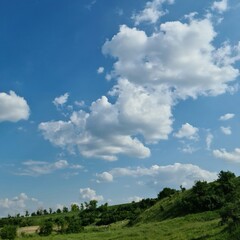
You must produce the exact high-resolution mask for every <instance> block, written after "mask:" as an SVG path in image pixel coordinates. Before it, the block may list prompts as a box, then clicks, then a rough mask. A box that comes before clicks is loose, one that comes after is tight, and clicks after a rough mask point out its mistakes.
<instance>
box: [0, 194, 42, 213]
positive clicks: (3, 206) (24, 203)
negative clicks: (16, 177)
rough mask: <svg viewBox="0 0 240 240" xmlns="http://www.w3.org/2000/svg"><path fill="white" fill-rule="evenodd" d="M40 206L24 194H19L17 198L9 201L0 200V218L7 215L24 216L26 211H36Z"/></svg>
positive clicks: (7, 199) (39, 203)
mask: <svg viewBox="0 0 240 240" xmlns="http://www.w3.org/2000/svg"><path fill="white" fill-rule="evenodd" d="M40 205H41V202H39V201H38V200H37V199H36V198H32V197H28V196H27V195H26V194H25V193H20V194H19V196H16V197H13V198H11V199H9V198H4V199H0V216H6V215H7V214H10V215H15V214H18V213H20V214H24V213H25V211H26V210H31V211H33V210H36V208H38V207H39V206H40Z"/></svg>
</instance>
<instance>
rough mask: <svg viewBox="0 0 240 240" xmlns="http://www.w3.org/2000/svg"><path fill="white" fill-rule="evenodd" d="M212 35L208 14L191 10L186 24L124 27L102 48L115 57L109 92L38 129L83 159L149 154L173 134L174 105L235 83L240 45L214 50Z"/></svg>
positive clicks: (191, 132)
mask: <svg viewBox="0 0 240 240" xmlns="http://www.w3.org/2000/svg"><path fill="white" fill-rule="evenodd" d="M156 2H158V3H160V2H161V3H162V2H163V1H156ZM215 37H216V32H215V31H214V26H213V24H212V22H211V20H210V19H208V18H204V19H195V18H194V16H193V17H191V18H189V19H188V20H187V22H185V23H182V22H180V21H172V22H166V23H162V24H161V25H160V28H159V29H158V30H155V32H154V33H152V34H147V33H146V32H144V31H143V30H139V29H137V28H130V27H127V26H126V25H122V26H121V27H120V30H119V32H118V33H117V34H116V35H114V36H113V37H112V39H110V40H107V41H106V42H105V44H104V45H103V48H102V51H103V53H104V54H105V55H110V56H112V57H114V59H115V62H114V64H113V69H112V71H111V73H109V74H110V75H111V78H112V79H117V82H116V84H115V85H114V87H113V88H112V89H111V90H110V91H109V93H108V95H107V96H102V97H101V98H99V99H97V100H96V101H94V102H93V103H92V104H91V106H90V108H89V109H88V111H82V110H81V111H74V112H73V113H72V115H71V116H70V118H69V119H68V120H67V121H49V122H43V123H41V124H40V125H39V129H40V131H41V132H42V134H43V136H44V138H45V139H46V140H48V141H50V142H51V143H52V144H54V145H55V146H59V147H62V148H64V149H67V150H68V151H70V152H72V153H74V152H76V151H79V152H80V154H82V155H83V156H84V157H94V158H101V159H105V160H109V161H113V160H116V159H117V158H118V156H119V155H122V154H124V155H128V156H132V157H137V158H146V157H149V156H150V154H151V152H150V148H149V147H148V144H153V143H158V142H159V141H161V140H167V139H168V136H169V135H170V134H171V132H172V123H173V117H172V108H173V106H174V105H175V104H177V103H178V102H179V101H181V100H184V99H187V98H189V97H192V98H197V97H198V96H201V95H202V96H203V95H204V96H216V95H219V94H223V93H225V92H227V91H231V89H232V88H233V86H232V84H233V81H234V80H236V78H237V77H238V75H239V71H238V69H237V68H234V64H235V63H236V61H238V60H239V58H240V44H239V45H237V46H231V45H230V44H228V43H224V44H223V45H222V46H220V47H219V48H216V47H215V46H214V45H213V42H214V40H215ZM184 127H185V128H184ZM187 131H188V133H186V132H187ZM195 131H196V132H195ZM194 132H195V135H194ZM184 134H185V135H184ZM177 136H179V137H180V136H185V138H189V139H194V138H195V137H197V128H194V127H192V126H191V125H190V124H189V125H186V126H183V129H182V131H180V132H179V133H178V134H177ZM195 139H196V138H195Z"/></svg>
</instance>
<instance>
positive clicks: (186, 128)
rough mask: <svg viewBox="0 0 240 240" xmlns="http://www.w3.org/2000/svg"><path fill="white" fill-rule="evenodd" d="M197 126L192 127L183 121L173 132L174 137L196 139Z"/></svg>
mask: <svg viewBox="0 0 240 240" xmlns="http://www.w3.org/2000/svg"><path fill="white" fill-rule="evenodd" d="M198 131H199V130H198V128H196V127H193V126H192V125H191V124H189V123H185V124H183V125H182V127H181V128H180V129H179V131H178V132H177V133H175V134H174V136H175V137H176V138H187V139H191V140H197V139H198Z"/></svg>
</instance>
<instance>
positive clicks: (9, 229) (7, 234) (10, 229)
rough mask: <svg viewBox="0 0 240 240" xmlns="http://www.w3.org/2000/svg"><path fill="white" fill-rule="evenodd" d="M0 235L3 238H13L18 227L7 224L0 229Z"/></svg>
mask: <svg viewBox="0 0 240 240" xmlns="http://www.w3.org/2000/svg"><path fill="white" fill-rule="evenodd" d="M0 236H1V238H2V239H8V240H13V239H15V238H16V236H17V227H16V226H11V225H6V226H4V227H3V228H2V229H1V231H0Z"/></svg>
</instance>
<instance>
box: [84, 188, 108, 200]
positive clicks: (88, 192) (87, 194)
mask: <svg viewBox="0 0 240 240" xmlns="http://www.w3.org/2000/svg"><path fill="white" fill-rule="evenodd" d="M80 198H81V199H83V200H97V201H103V200H104V198H103V196H102V195H97V194H96V191H95V190H93V189H91V188H80Z"/></svg>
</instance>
